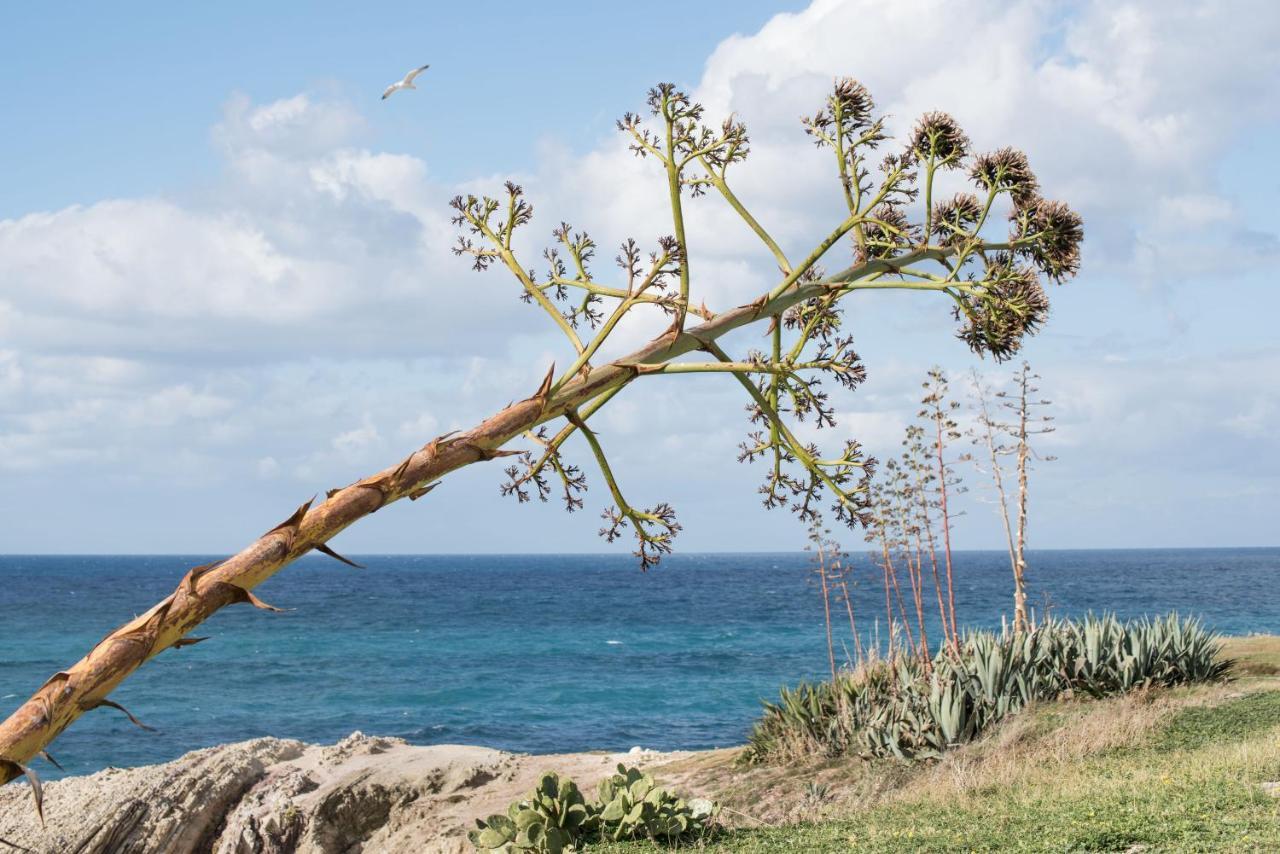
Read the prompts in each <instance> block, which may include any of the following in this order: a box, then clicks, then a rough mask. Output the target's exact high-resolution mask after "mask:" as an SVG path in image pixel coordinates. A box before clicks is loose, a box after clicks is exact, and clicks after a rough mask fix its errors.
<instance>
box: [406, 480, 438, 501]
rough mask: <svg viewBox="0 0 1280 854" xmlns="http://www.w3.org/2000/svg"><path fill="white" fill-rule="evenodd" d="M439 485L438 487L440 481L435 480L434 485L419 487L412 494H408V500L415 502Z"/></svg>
mask: <svg viewBox="0 0 1280 854" xmlns="http://www.w3.org/2000/svg"><path fill="white" fill-rule="evenodd" d="M439 485H440V481H438V480H437V481H436V482H435V483H429V484H427V485H426V486H423V487H419V488H418V489H415V490H414V491H413V492H410V493H409V500H410V501H417V500H418V499H419V498H421V497H422V496H424V495H426V494H427V493H428V492H430V491H431V490H433V489H435V488H436V487H437V486H439Z"/></svg>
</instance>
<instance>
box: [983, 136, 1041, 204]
mask: <svg viewBox="0 0 1280 854" xmlns="http://www.w3.org/2000/svg"><path fill="white" fill-rule="evenodd" d="M969 177H970V178H972V179H973V182H974V183H975V184H977V185H978V186H979V187H982V188H983V189H984V190H987V191H988V192H996V193H1008V194H1009V195H1010V196H1012V197H1013V200H1014V201H1015V202H1017V203H1021V202H1024V201H1026V200H1028V199H1032V198H1034V197H1035V195H1036V192H1037V190H1039V188H1040V182H1039V181H1037V180H1036V176H1035V173H1034V172H1032V171H1031V164H1030V163H1028V162H1027V155H1025V154H1023V153H1022V152H1021V151H1019V150H1018V149H1016V148H1001V149H1000V150H999V151H993V152H990V153H987V154H979V155H978V156H977V157H976V158H975V159H974V161H973V167H972V168H971V169H970V170H969Z"/></svg>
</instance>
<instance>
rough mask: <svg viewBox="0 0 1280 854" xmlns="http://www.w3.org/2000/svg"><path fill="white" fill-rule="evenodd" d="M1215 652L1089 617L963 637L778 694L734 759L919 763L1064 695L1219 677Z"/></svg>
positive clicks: (1150, 625)
mask: <svg viewBox="0 0 1280 854" xmlns="http://www.w3.org/2000/svg"><path fill="white" fill-rule="evenodd" d="M1221 651H1222V642H1221V640H1220V638H1218V636H1216V635H1214V634H1212V633H1211V632H1209V631H1207V630H1206V629H1205V628H1204V626H1203V625H1202V624H1201V623H1200V622H1199V621H1198V620H1194V619H1184V618H1180V617H1179V616H1178V615H1177V614H1170V615H1168V616H1165V617H1160V618H1155V619H1148V618H1142V619H1137V620H1131V621H1129V622H1121V621H1120V620H1118V619H1117V618H1116V617H1115V616H1113V615H1104V616H1101V617H1097V616H1093V615H1089V616H1086V617H1085V618H1084V619H1082V620H1080V621H1077V622H1071V621H1064V620H1046V621H1044V622H1042V623H1040V624H1039V625H1037V626H1034V627H1031V628H1029V629H1027V630H1023V631H1014V632H1006V633H1000V634H997V633H993V632H971V633H969V634H968V635H967V636H966V637H965V638H964V641H963V643H962V644H961V645H960V648H959V650H958V651H956V652H955V653H952V652H951V651H950V650H946V651H944V652H941V653H939V655H938V656H937V658H935V659H934V660H933V661H932V662H931V663H930V664H929V665H928V666H925V665H924V664H922V663H921V662H920V661H919V660H918V659H915V658H912V659H910V660H906V659H902V660H899V661H898V662H896V664H895V665H893V666H886V665H884V664H882V665H880V666H876V667H872V668H868V669H864V670H861V671H858V672H857V673H854V674H845V675H841V676H839V677H838V678H837V679H836V681H834V682H824V683H820V684H816V685H810V684H801V685H800V686H798V687H797V688H796V689H795V690H791V691H788V690H786V689H783V691H782V693H781V696H780V701H779V702H778V703H765V705H764V714H763V716H762V717H761V719H760V721H759V722H757V724H756V725H755V727H754V728H753V730H752V732H751V736H750V738H749V740H748V745H747V749H746V750H745V751H744V753H743V755H742V759H743V761H746V762H760V761H763V760H766V759H770V758H776V759H787V758H797V757H802V756H813V755H828V756H831V755H840V754H848V753H855V754H859V755H862V756H866V757H868V758H876V757H894V758H897V759H901V760H915V759H927V758H931V757H935V756H938V755H939V754H940V753H942V751H944V750H946V749H947V748H949V747H952V746H955V745H957V744H961V743H964V742H966V741H970V740H972V739H973V738H976V737H977V736H978V735H979V734H980V733H982V732H983V731H984V730H986V729H987V728H988V727H990V726H991V725H992V724H994V723H996V722H998V721H1000V720H1001V719H1003V718H1005V717H1007V716H1008V715H1011V714H1013V713H1015V712H1017V711H1019V710H1021V709H1023V708H1025V707H1026V706H1027V705H1029V704H1031V703H1033V702H1036V701H1039V700H1050V699H1053V698H1055V697H1059V696H1062V695H1063V694H1064V693H1067V692H1072V693H1076V694H1083V695H1086V696H1091V697H1106V696H1110V695H1113V694H1120V693H1124V692H1127V691H1132V690H1135V689H1137V688H1142V687H1148V686H1172V685H1179V684H1183V683H1189V682H1209V681H1215V680H1218V679H1222V678H1223V677H1224V676H1226V675H1227V673H1228V671H1229V670H1230V668H1231V662H1230V661H1228V660H1225V659H1223V658H1222V656H1221Z"/></svg>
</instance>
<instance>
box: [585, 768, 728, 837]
mask: <svg viewBox="0 0 1280 854" xmlns="http://www.w3.org/2000/svg"><path fill="white" fill-rule="evenodd" d="M599 797H600V814H599V822H600V835H601V836H602V837H603V838H605V839H609V840H613V841H618V840H622V839H655V840H661V841H664V842H671V841H674V840H676V839H680V838H682V837H687V836H692V835H697V834H704V833H705V832H706V831H707V830H709V829H710V827H711V824H712V822H713V821H714V820H715V817H716V815H718V814H719V811H720V810H719V807H718V806H716V805H715V804H713V803H711V802H710V801H706V800H701V799H699V800H694V801H691V802H686V801H685V800H684V799H683V798H679V797H677V796H676V795H675V794H673V793H672V792H670V791H668V790H667V789H664V788H662V787H661V786H659V785H657V783H656V782H654V779H653V777H651V776H650V775H648V774H645V773H643V772H641V771H640V770H639V769H637V768H627V767H626V766H625V765H619V766H618V773H616V774H614V775H613V776H612V777H610V778H608V779H607V780H602V781H601V782H600V790H599Z"/></svg>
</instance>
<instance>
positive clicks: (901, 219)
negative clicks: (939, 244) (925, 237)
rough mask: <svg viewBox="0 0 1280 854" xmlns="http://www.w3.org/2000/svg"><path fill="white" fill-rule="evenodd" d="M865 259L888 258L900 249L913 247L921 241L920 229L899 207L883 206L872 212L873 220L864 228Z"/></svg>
mask: <svg viewBox="0 0 1280 854" xmlns="http://www.w3.org/2000/svg"><path fill="white" fill-rule="evenodd" d="M863 237H864V239H865V243H866V245H865V248H864V250H863V252H862V253H861V254H863V255H865V258H862V259H861V260H866V258H888V257H889V256H891V255H893V254H894V252H896V251H897V250H899V249H905V248H907V247H909V246H913V245H915V244H916V243H918V242H919V240H920V227H919V226H918V225H916V224H915V223H913V222H911V220H909V219H908V218H907V215H906V213H905V212H903V210H902V208H901V207H899V206H898V205H888V204H882V205H878V206H877V207H876V208H875V209H874V210H872V211H871V218H870V219H869V220H868V221H867V222H866V224H865V225H864V226H863Z"/></svg>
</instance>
